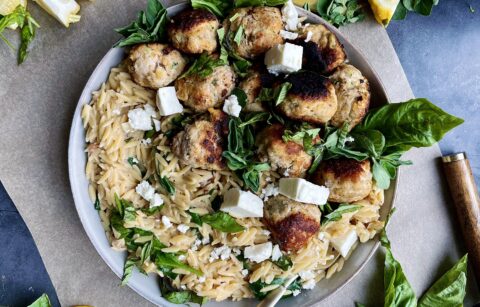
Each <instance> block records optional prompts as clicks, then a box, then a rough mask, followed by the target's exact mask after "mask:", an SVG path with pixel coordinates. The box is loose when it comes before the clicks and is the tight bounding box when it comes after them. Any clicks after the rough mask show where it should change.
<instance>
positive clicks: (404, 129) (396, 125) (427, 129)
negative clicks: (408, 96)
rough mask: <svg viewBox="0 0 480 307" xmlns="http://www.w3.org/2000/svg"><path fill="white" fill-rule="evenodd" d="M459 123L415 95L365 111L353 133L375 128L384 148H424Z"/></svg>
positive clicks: (460, 120)
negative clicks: (382, 138)
mask: <svg viewBox="0 0 480 307" xmlns="http://www.w3.org/2000/svg"><path fill="white" fill-rule="evenodd" d="M462 123H463V119H461V118H458V117H455V116H453V115H450V114H448V113H446V112H445V111H443V110H442V109H440V108H439V107H437V106H435V105H434V104H432V103H431V102H429V101H428V100H427V99H424V98H417V99H412V100H409V101H407V102H403V103H394V104H389V105H386V106H383V107H381V108H378V109H375V110H372V111H370V112H368V114H367V116H366V117H365V119H364V121H363V122H362V124H361V125H359V126H357V127H355V129H354V132H357V131H358V132H362V131H366V130H372V129H373V130H378V131H380V132H381V133H382V134H383V135H384V136H385V139H386V144H385V145H386V147H391V146H397V145H401V146H402V147H403V149H404V150H408V149H409V148H411V147H428V146H431V145H433V144H435V143H436V142H438V141H439V140H440V139H442V137H443V136H444V135H445V133H447V132H448V131H450V130H451V129H453V128H455V127H456V126H458V125H460V124H462Z"/></svg>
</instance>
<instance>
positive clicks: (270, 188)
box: [260, 183, 278, 201]
mask: <svg viewBox="0 0 480 307" xmlns="http://www.w3.org/2000/svg"><path fill="white" fill-rule="evenodd" d="M277 195H278V187H275V185H274V184H273V183H270V184H268V185H267V186H266V187H265V188H263V189H262V193H261V194H260V198H262V199H263V200H264V201H267V200H268V198H269V197H270V196H277Z"/></svg>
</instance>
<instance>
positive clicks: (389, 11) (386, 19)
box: [368, 0, 400, 27]
mask: <svg viewBox="0 0 480 307" xmlns="http://www.w3.org/2000/svg"><path fill="white" fill-rule="evenodd" d="M399 2H400V0H368V3H370V6H371V7H372V11H373V15H374V16H375V19H376V20H377V22H378V23H379V24H381V25H383V26H384V27H386V26H388V24H389V23H390V20H391V19H392V17H393V14H395V10H396V9H397V5H398V3H399Z"/></svg>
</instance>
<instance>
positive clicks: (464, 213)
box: [442, 153, 480, 284]
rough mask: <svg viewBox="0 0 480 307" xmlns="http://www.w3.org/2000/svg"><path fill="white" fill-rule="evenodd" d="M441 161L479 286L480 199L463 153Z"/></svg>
mask: <svg viewBox="0 0 480 307" xmlns="http://www.w3.org/2000/svg"><path fill="white" fill-rule="evenodd" d="M442 161H443V169H444V171H445V175H446V178H447V182H448V186H449V188H450V194H451V196H452V198H453V203H454V205H455V209H456V211H457V217H458V220H459V222H460V227H461V229H462V235H463V239H464V241H465V245H466V247H467V251H468V258H469V260H470V263H471V264H472V265H473V271H474V272H475V277H476V279H477V284H480V199H479V197H478V191H477V186H476V185H475V179H474V178H473V175H472V169H471V168H470V163H469V162H468V159H467V156H466V154H465V153H458V154H454V155H450V156H445V157H442Z"/></svg>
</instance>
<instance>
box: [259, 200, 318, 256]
mask: <svg viewBox="0 0 480 307" xmlns="http://www.w3.org/2000/svg"><path fill="white" fill-rule="evenodd" d="M320 217H321V212H320V209H319V208H318V206H316V205H312V204H303V203H299V202H296V201H294V200H292V199H289V198H287V197H285V196H283V195H277V196H274V197H272V198H270V199H269V200H268V201H267V202H265V206H264V218H263V221H264V223H265V225H266V226H267V228H268V229H269V230H270V231H271V233H272V237H273V239H274V240H275V241H276V242H277V243H278V244H279V245H280V248H281V249H282V250H284V251H297V250H299V249H301V248H302V247H304V246H306V245H307V244H308V240H309V239H310V238H311V237H312V236H313V235H315V233H316V232H317V231H318V230H319V229H320Z"/></svg>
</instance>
